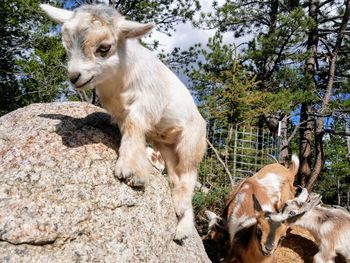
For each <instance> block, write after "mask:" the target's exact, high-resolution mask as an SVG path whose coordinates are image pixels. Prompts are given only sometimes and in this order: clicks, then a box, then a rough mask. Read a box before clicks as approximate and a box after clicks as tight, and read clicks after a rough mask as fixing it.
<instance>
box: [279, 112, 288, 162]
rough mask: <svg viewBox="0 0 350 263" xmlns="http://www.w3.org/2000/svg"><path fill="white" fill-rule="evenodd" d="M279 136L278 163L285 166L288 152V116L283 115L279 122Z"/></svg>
mask: <svg viewBox="0 0 350 263" xmlns="http://www.w3.org/2000/svg"><path fill="white" fill-rule="evenodd" d="M280 129H281V134H280V137H279V138H278V139H279V140H280V154H279V158H278V159H279V163H280V164H282V165H284V166H286V165H288V161H289V151H288V135H287V130H288V116H287V115H285V116H284V117H283V119H282V120H281V128H280Z"/></svg>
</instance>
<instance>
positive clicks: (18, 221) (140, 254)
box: [0, 102, 210, 263]
mask: <svg viewBox="0 0 350 263" xmlns="http://www.w3.org/2000/svg"><path fill="white" fill-rule="evenodd" d="M118 140H119V135H118V131H117V128H116V127H115V126H113V125H111V124H110V118H109V116H108V115H107V114H106V113H105V112H104V110H102V109H101V108H98V107H95V106H92V105H90V104H87V103H78V102H67V103H51V104H33V105H30V106H28V107H25V108H22V109H19V110H16V111H14V112H11V113H9V114H7V115H5V116H3V117H1V118H0V262H16V263H17V262H35V263H38V262H45V263H48V262H186V263H188V262H190V263H194V262H210V261H209V259H208V258H207V256H206V254H205V251H204V248H203V245H202V243H201V240H200V238H199V236H198V234H197V232H195V234H194V236H193V237H191V238H189V239H188V240H186V241H185V242H184V244H183V246H180V245H178V244H176V243H174V242H173V240H172V238H173V233H174V231H175V226H176V223H177V219H176V216H175V213H174V210H173V205H172V200H171V197H170V190H169V187H168V183H167V180H166V178H164V176H162V175H160V174H155V175H150V183H149V184H148V185H147V186H146V188H145V189H144V191H141V190H135V189H132V188H130V187H129V186H127V185H126V184H124V183H122V182H120V181H118V180H117V179H115V178H114V176H113V167H114V164H115V162H116V159H117V145H118V143H117V142H118Z"/></svg>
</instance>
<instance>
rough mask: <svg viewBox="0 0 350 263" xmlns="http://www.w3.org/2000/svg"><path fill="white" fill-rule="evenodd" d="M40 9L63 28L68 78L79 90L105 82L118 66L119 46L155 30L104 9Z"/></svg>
mask: <svg viewBox="0 0 350 263" xmlns="http://www.w3.org/2000/svg"><path fill="white" fill-rule="evenodd" d="M40 7H41V9H43V10H44V11H45V12H46V13H47V15H48V16H49V17H51V18H52V19H53V20H54V21H55V22H57V23H60V24H62V41H63V45H64V47H65V49H66V52H67V54H68V57H69V61H68V74H69V78H70V81H71V82H72V84H73V85H74V86H75V87H76V88H77V89H78V90H79V89H80V90H83V89H88V88H92V87H93V85H96V84H99V83H101V82H103V81H104V80H106V79H107V78H108V77H109V76H110V75H111V73H114V72H115V71H116V70H118V68H119V67H120V65H121V57H122V55H123V52H119V50H118V49H120V48H121V47H122V46H123V45H120V44H121V43H123V41H125V40H126V39H128V38H129V39H130V38H139V37H141V36H143V35H145V34H147V33H148V32H149V31H150V30H151V29H152V28H153V27H154V26H155V24H154V23H148V24H140V23H137V22H132V21H127V20H125V19H124V17H123V16H121V15H120V14H119V13H118V12H117V11H116V10H115V9H113V8H111V7H108V6H103V5H97V6H92V5H85V6H82V7H79V8H77V9H75V11H69V10H64V9H60V8H56V7H53V6H50V5H47V4H42V5H40Z"/></svg>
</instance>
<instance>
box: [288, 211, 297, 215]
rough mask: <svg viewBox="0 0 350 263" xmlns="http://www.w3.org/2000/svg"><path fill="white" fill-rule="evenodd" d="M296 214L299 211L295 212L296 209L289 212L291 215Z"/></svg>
mask: <svg viewBox="0 0 350 263" xmlns="http://www.w3.org/2000/svg"><path fill="white" fill-rule="evenodd" d="M296 214H297V213H295V211H290V212H289V215H290V216H295V215H296Z"/></svg>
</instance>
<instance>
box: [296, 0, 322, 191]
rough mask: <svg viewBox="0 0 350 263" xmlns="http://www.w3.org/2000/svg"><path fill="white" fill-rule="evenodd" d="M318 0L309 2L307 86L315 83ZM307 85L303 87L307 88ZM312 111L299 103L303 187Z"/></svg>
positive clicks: (309, 153) (308, 165)
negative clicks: (313, 22) (312, 21)
mask: <svg viewBox="0 0 350 263" xmlns="http://www.w3.org/2000/svg"><path fill="white" fill-rule="evenodd" d="M317 8H318V0H311V1H310V2H309V16H310V17H311V18H312V19H313V20H314V21H315V23H316V25H315V27H314V28H313V29H312V30H311V31H310V32H309V36H308V40H307V50H308V51H309V52H310V57H309V59H308V60H307V61H306V77H307V79H308V80H309V81H308V83H307V86H308V85H310V86H313V85H317V83H316V82H315V81H314V75H315V67H316V59H317V44H318V19H317ZM308 88H309V87H305V89H308ZM311 111H312V106H311V103H309V102H305V103H303V104H302V105H301V113H300V123H301V125H300V130H299V133H300V141H299V150H300V156H299V157H300V170H299V171H300V173H299V178H298V183H299V184H300V185H301V186H302V187H305V185H306V184H307V182H308V181H309V179H310V177H311V165H312V144H311V142H312V131H313V124H314V123H313V119H312V117H311V116H310V113H311Z"/></svg>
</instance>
